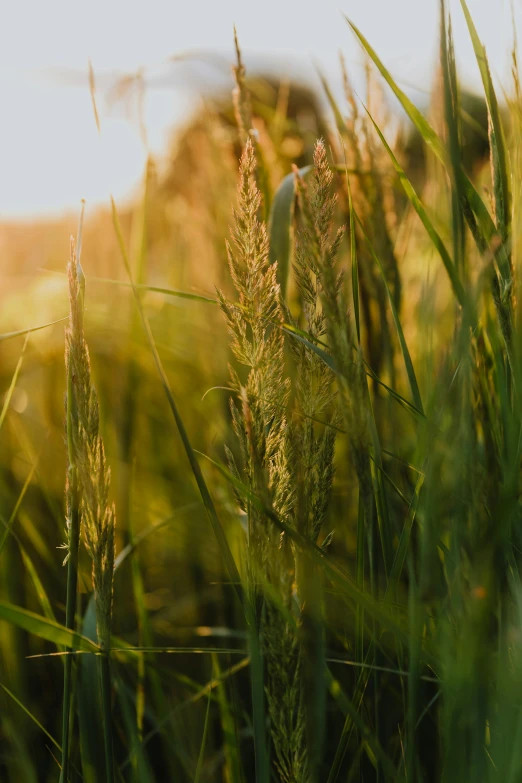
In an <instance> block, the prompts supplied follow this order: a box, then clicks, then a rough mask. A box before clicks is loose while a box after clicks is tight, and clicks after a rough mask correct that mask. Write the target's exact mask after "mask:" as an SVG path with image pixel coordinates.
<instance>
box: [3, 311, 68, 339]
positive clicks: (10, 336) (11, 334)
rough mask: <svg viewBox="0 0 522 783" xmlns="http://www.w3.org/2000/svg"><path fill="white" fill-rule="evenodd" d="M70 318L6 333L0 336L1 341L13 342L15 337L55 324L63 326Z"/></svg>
mask: <svg viewBox="0 0 522 783" xmlns="http://www.w3.org/2000/svg"><path fill="white" fill-rule="evenodd" d="M68 320H69V316H66V317H65V318H58V319H57V320H56V321H49V322H48V323H46V324H40V325H39V326H31V327H29V328H28V329H18V330H17V331H16V332H4V334H0V340H12V339H13V337H22V336H23V335H24V334H30V333H31V332H38V331H39V330H40V329H47V327H49V326H54V325H55V324H61V323H63V322H64V321H68Z"/></svg>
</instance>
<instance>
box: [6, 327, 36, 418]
mask: <svg viewBox="0 0 522 783" xmlns="http://www.w3.org/2000/svg"><path fill="white" fill-rule="evenodd" d="M30 334H31V333H30V332H28V333H27V336H26V338H25V340H24V346H23V348H22V353H21V354H20V357H19V359H18V362H17V363H16V367H15V371H14V373H13V377H12V379H11V383H10V384H9V389H8V390H7V393H6V395H5V399H4V404H3V406H2V410H1V412H0V430H1V429H2V424H3V423H4V419H5V417H6V414H7V411H8V410H9V405H10V404H11V398H12V396H13V392H14V390H15V386H16V382H17V380H18V375H19V374H20V370H21V368H22V362H23V360H24V354H25V349H26V348H27V341H28V340H29V335H30Z"/></svg>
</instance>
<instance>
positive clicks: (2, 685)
mask: <svg viewBox="0 0 522 783" xmlns="http://www.w3.org/2000/svg"><path fill="white" fill-rule="evenodd" d="M0 688H2V689H3V690H4V691H5V693H7V695H8V696H9V697H10V698H11V699H12V700H13V701H14V702H15V704H17V705H18V706H19V707H20V709H21V710H23V711H24V712H25V714H26V715H27V717H28V718H30V719H31V720H32V721H33V723H34V724H35V725H36V726H38V728H39V729H40V731H41V732H43V734H45V736H46V737H47V739H48V740H50V741H51V742H52V744H53V745H54V747H55V748H57V750H58V751H59V752H60V753H61V752H62V747H61V745H60V743H59V742H57V741H56V740H55V738H54V737H53V735H52V734H49V732H48V731H47V729H46V728H45V726H42V724H41V723H40V721H39V720H38V718H37V717H36V716H35V715H33V713H32V712H31V711H30V710H29V709H28V708H27V707H26V706H25V704H22V702H21V701H20V699H18V698H17V697H16V696H15V695H14V693H13V692H12V691H10V690H9V688H7V687H6V686H5V685H4V684H3V683H1V682H0Z"/></svg>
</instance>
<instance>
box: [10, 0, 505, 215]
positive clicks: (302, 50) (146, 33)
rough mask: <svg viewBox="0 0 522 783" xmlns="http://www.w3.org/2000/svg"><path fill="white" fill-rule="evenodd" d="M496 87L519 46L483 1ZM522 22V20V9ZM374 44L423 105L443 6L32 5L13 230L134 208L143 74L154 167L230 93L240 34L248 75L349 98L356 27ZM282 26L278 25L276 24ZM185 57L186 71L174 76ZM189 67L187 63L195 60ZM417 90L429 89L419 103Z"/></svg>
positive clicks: (308, 0) (410, 1)
mask: <svg viewBox="0 0 522 783" xmlns="http://www.w3.org/2000/svg"><path fill="white" fill-rule="evenodd" d="M450 5H452V6H455V8H454V10H455V11H456V13H455V14H454V18H455V21H454V27H455V30H454V32H455V40H456V49H457V52H458V63H459V67H460V74H461V78H462V80H463V82H464V83H465V84H468V85H470V86H472V87H475V88H478V85H479V82H478V70H477V67H476V63H475V62H474V58H473V52H472V48H471V45H470V43H469V39H468V36H467V31H466V27H465V22H464V21H463V19H462V14H461V13H459V10H460V9H459V8H457V6H458V2H453V3H452V4H450ZM469 8H470V10H471V12H472V14H473V15H474V19H475V24H476V26H477V28H478V31H479V34H480V35H481V37H482V38H483V40H484V42H485V44H486V46H487V49H488V54H489V57H490V62H491V66H492V69H493V72H494V75H495V76H496V77H498V78H499V79H503V78H504V77H505V76H506V74H507V72H508V71H507V67H508V65H509V47H508V46H506V41H509V40H510V37H511V36H512V31H511V4H510V2H509V0H470V2H469ZM514 12H515V18H519V17H520V16H521V6H520V3H515V7H514ZM343 13H344V14H346V15H347V16H349V17H350V18H351V19H352V21H354V22H355V23H356V24H357V25H358V26H359V27H360V29H362V30H369V33H368V38H369V40H370V43H371V44H372V46H373V47H374V48H375V49H376V50H377V51H379V53H380V56H381V57H382V59H383V61H384V62H385V63H386V65H387V66H388V67H389V68H390V70H391V71H392V73H393V74H394V76H395V77H396V78H397V79H398V80H399V82H400V83H401V84H402V85H403V87H404V88H405V89H406V90H407V91H408V92H409V93H410V94H411V95H412V97H413V98H414V99H415V100H416V101H417V102H419V103H421V104H422V103H426V101H427V98H426V95H425V91H426V88H427V85H428V84H429V81H430V77H429V74H430V73H431V71H432V69H433V65H434V62H435V57H436V55H437V43H436V38H437V24H438V22H437V19H438V4H437V2H436V0H395V2H388V0H365V1H364V2H355V0H346V2H344V3H343V2H339V0H323V2H321V8H320V12H319V10H318V6H317V3H316V2H313V1H312V0H265V2H253V1H252V0H219V2H214V0H193V1H192V2H181V1H180V0H171V1H170V2H167V0H149V2H145V1H144V0H132V2H117V1H116V0H94V1H93V2H90V3H88V4H85V3H80V2H76V1H75V2H66V1H65V0H64V1H63V2H59V0H48V1H46V2H45V3H42V2H39V0H20V1H19V2H14V3H7V2H4V3H2V5H1V7H0V107H1V113H2V126H1V131H0V181H1V187H0V220H1V219H6V218H28V217H32V216H37V215H38V216H45V215H57V214H59V213H60V212H62V211H63V210H69V209H71V208H73V209H75V208H76V206H77V204H78V203H79V201H80V199H81V198H85V199H86V201H87V203H88V204H89V205H94V204H98V203H106V202H107V199H108V196H109V193H110V192H112V193H113V194H114V195H115V197H116V198H118V199H122V198H125V197H128V196H129V195H130V194H131V193H132V192H133V188H134V187H135V186H136V183H137V182H138V180H139V178H140V176H141V172H142V167H143V162H144V160H145V154H146V153H145V149H144V145H143V143H142V138H141V135H140V129H139V111H138V103H137V98H136V91H134V92H131V93H130V94H127V97H126V98H123V97H121V95H120V96H118V94H117V85H118V83H119V82H120V80H121V79H123V78H124V77H125V76H130V75H133V74H135V73H136V72H137V71H138V70H139V69H143V76H144V83H145V97H144V105H143V118H144V120H145V125H146V129H147V134H148V144H149V145H150V149H151V151H152V152H153V153H155V154H157V155H159V156H161V154H162V153H164V152H165V149H166V146H167V142H168V140H169V138H170V135H171V132H172V128H173V127H175V126H176V125H179V124H182V123H183V122H185V121H186V120H187V119H188V117H189V115H190V112H191V111H192V109H193V108H194V106H195V105H197V101H198V97H199V96H200V95H201V94H202V93H204V92H205V91H211V90H212V89H214V88H215V87H216V85H220V86H223V85H226V87H227V88H228V87H229V85H230V78H231V74H230V66H229V64H230V62H232V60H233V45H232V29H233V25H234V24H235V25H236V27H237V30H238V34H239V36H240V42H241V46H242V48H243V51H244V55H245V59H246V61H247V63H248V64H249V65H250V64H251V65H252V67H255V66H258V67H262V69H263V70H265V71H266V70H272V71H273V72H274V73H275V74H276V75H284V74H288V72H290V73H291V74H292V75H296V76H299V75H300V76H302V78H304V79H307V80H310V81H311V82H312V83H313V84H317V75H316V71H315V67H316V66H317V67H320V68H321V69H322V70H323V71H324V72H325V73H326V74H327V75H328V76H329V78H331V79H332V83H333V84H334V86H336V85H339V72H338V67H337V66H338V54H339V52H343V53H344V55H345V57H346V59H347V62H348V64H349V67H350V69H351V72H352V74H353V77H354V80H355V82H356V83H357V80H358V78H359V75H360V68H361V62H362V56H361V52H360V48H359V47H358V45H357V44H356V43H355V41H354V38H353V35H352V34H351V33H350V31H349V29H348V27H347V25H346V24H345V23H344V20H343ZM274 19H276V20H277V23H276V24H274V22H273V20H274ZM179 55H183V56H184V58H183V59H182V61H178V62H169V61H171V60H172V58H176V56H179ZM185 58H186V59H185ZM89 60H90V61H91V62H92V65H93V69H94V72H95V76H96V81H97V88H98V93H99V108H100V115H101V121H102V122H101V138H99V137H98V133H97V130H96V127H95V122H94V117H93V112H92V106H91V100H90V96H89V88H88V61H89ZM416 88H418V89H416Z"/></svg>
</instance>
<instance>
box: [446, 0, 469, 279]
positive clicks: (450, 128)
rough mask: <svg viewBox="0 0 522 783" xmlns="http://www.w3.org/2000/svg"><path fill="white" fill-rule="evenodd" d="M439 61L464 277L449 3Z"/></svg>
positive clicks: (457, 251)
mask: <svg viewBox="0 0 522 783" xmlns="http://www.w3.org/2000/svg"><path fill="white" fill-rule="evenodd" d="M440 60H441V68H442V82H443V92H444V116H445V119H446V127H447V137H448V142H447V143H448V148H449V159H450V163H451V168H452V171H453V176H452V178H451V179H452V188H451V215H452V229H453V231H452V234H453V259H454V262H455V267H456V269H457V272H458V273H459V272H460V274H461V275H462V274H463V273H464V265H465V242H466V234H465V221H464V215H463V213H462V210H461V208H460V205H461V203H462V193H461V188H460V181H459V176H458V172H459V171H460V170H461V168H462V155H461V145H460V135H461V134H460V124H461V123H460V118H461V112H460V107H459V89H458V81H457V66H456V61H455V50H454V46H453V34H452V28H451V22H450V25H449V30H447V29H446V3H445V0H441V2H440Z"/></svg>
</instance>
